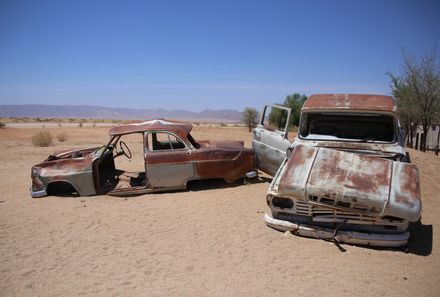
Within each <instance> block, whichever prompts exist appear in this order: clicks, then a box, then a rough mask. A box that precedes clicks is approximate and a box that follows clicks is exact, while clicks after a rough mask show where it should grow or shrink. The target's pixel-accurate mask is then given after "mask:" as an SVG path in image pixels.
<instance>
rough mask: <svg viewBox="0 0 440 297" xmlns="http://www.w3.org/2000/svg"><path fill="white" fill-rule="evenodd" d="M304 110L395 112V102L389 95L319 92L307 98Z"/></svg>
mask: <svg viewBox="0 0 440 297" xmlns="http://www.w3.org/2000/svg"><path fill="white" fill-rule="evenodd" d="M302 109H303V110H304V111H305V110H315V109H316V110H328V109H335V110H369V111H386V112H395V111H396V103H395V101H394V99H393V98H392V97H390V96H384V95H366V94H319V95H312V96H310V97H308V98H307V100H306V102H305V103H304V105H303V108H302Z"/></svg>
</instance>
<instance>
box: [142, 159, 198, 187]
mask: <svg viewBox="0 0 440 297" xmlns="http://www.w3.org/2000/svg"><path fill="white" fill-rule="evenodd" d="M193 176H194V168H193V164H192V162H180V163H168V164H166V163H165V164H157V165H148V164H147V177H148V183H149V184H150V186H151V187H152V188H153V189H155V188H172V187H184V186H185V182H186V181H187V180H188V179H190V178H192V177H193Z"/></svg>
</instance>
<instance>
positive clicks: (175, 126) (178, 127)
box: [108, 120, 192, 138]
mask: <svg viewBox="0 0 440 297" xmlns="http://www.w3.org/2000/svg"><path fill="white" fill-rule="evenodd" d="M191 129H192V125H191V124H187V123H180V122H176V121H173V122H171V121H165V120H151V121H146V122H141V123H131V124H120V125H116V126H114V127H113V128H111V129H110V131H109V132H108V133H109V134H110V135H111V136H115V135H123V134H130V133H136V132H144V131H168V132H172V133H175V134H177V135H178V136H179V137H181V138H186V136H187V135H188V133H189V132H190V131H191Z"/></svg>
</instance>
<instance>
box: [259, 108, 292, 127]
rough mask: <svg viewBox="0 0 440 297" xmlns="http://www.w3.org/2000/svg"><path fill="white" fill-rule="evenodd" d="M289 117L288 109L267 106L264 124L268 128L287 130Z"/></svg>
mask: <svg viewBox="0 0 440 297" xmlns="http://www.w3.org/2000/svg"><path fill="white" fill-rule="evenodd" d="M287 117H288V112H287V110H285V109H280V108H276V107H272V106H266V108H265V110H264V117H263V121H262V124H263V126H264V127H265V128H266V129H269V130H272V131H281V132H285V129H286V122H287Z"/></svg>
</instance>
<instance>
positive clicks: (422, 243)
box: [405, 220, 433, 256]
mask: <svg viewBox="0 0 440 297" xmlns="http://www.w3.org/2000/svg"><path fill="white" fill-rule="evenodd" d="M408 231H409V232H410V233H411V237H410V238H409V241H408V245H407V246H406V249H405V252H408V253H411V254H415V255H418V256H429V255H430V254H431V252H432V236H433V227H432V225H423V224H422V222H421V220H419V221H418V222H417V223H413V224H411V225H410V226H409V228H408Z"/></svg>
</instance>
